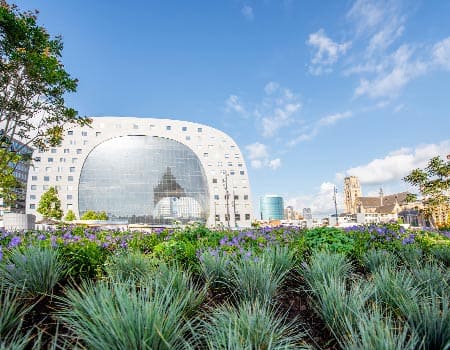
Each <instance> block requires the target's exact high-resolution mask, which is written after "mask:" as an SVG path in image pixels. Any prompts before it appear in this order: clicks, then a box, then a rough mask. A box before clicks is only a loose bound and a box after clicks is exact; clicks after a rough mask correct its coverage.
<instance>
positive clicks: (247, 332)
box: [194, 301, 307, 350]
mask: <svg viewBox="0 0 450 350" xmlns="http://www.w3.org/2000/svg"><path fill="white" fill-rule="evenodd" d="M303 336H304V335H303V334H302V333H301V332H298V330H297V329H296V327H295V326H294V324H293V323H289V324H284V323H283V322H282V320H281V319H279V318H277V316H276V310H274V309H273V308H271V307H270V306H268V304H264V303H263V304H262V303H260V302H259V301H256V302H249V301H245V302H242V303H240V304H239V305H238V307H237V308H234V307H233V306H231V305H225V306H222V307H220V308H219V309H216V310H214V311H213V312H212V314H211V315H210V316H208V319H207V320H206V321H203V322H202V324H201V326H200V329H197V331H196V332H195V337H194V339H195V346H196V348H202V349H204V348H206V349H218V350H220V349H224V350H225V349H227V350H228V349H233V350H241V349H242V350H246V349H267V350H270V349H286V350H287V349H304V348H307V347H305V346H303V345H302V343H301V338H302V337H303Z"/></svg>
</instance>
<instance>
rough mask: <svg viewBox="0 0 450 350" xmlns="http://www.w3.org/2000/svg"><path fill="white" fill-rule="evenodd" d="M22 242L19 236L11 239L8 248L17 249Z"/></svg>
mask: <svg viewBox="0 0 450 350" xmlns="http://www.w3.org/2000/svg"><path fill="white" fill-rule="evenodd" d="M21 241H22V240H21V239H20V237H19V236H15V237H13V238H12V239H11V241H10V242H9V244H8V248H15V247H17V246H18V245H19V244H20V242H21Z"/></svg>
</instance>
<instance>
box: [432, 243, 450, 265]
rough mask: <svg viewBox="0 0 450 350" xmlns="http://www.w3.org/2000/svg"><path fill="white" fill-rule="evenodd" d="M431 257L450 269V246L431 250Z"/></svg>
mask: <svg viewBox="0 0 450 350" xmlns="http://www.w3.org/2000/svg"><path fill="white" fill-rule="evenodd" d="M430 253H431V255H432V256H433V257H434V258H435V259H436V260H438V261H441V262H442V263H443V264H444V265H445V266H447V267H450V246H448V245H437V246H434V247H432V248H431V249H430Z"/></svg>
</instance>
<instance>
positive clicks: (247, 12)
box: [241, 5, 255, 21]
mask: <svg viewBox="0 0 450 350" xmlns="http://www.w3.org/2000/svg"><path fill="white" fill-rule="evenodd" d="M241 13H242V14H243V15H244V17H245V18H246V19H248V20H249V21H252V20H253V19H254V18H255V15H254V13H253V8H252V7H251V6H249V5H244V6H243V7H242V8H241Z"/></svg>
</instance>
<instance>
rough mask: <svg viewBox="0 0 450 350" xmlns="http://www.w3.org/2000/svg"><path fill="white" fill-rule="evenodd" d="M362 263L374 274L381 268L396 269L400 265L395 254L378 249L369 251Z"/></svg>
mask: <svg viewBox="0 0 450 350" xmlns="http://www.w3.org/2000/svg"><path fill="white" fill-rule="evenodd" d="M362 261H363V264H364V266H365V267H366V268H367V269H368V270H369V271H370V272H372V273H373V272H375V271H377V270H378V269H379V268H380V267H381V266H392V267H395V266H397V264H398V262H397V258H396V256H395V255H394V254H393V253H391V252H389V251H387V250H378V249H371V250H369V251H367V252H366V253H365V254H364V255H363V257H362Z"/></svg>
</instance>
